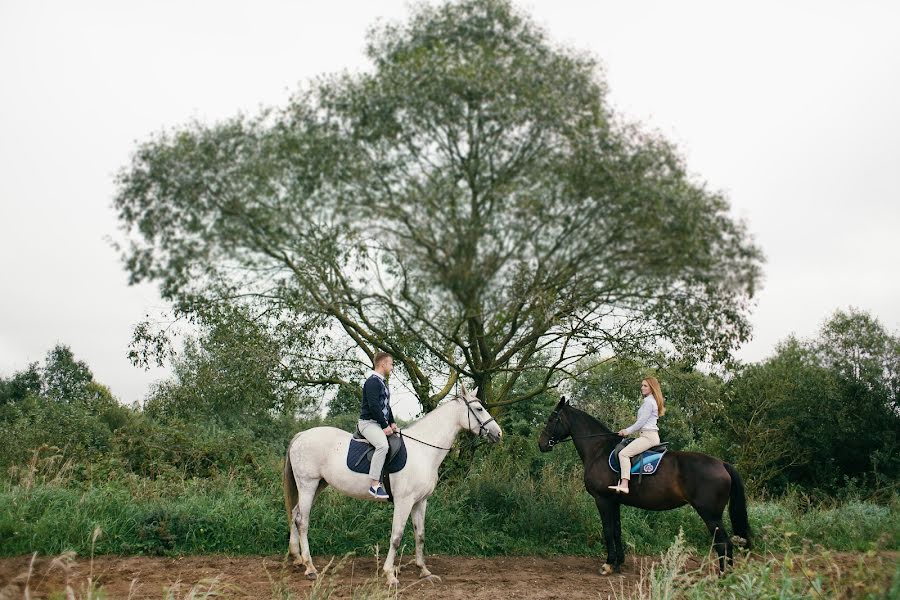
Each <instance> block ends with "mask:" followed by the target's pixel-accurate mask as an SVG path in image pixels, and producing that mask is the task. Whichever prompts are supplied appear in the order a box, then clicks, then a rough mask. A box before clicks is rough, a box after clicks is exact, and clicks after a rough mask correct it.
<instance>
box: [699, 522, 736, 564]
mask: <svg viewBox="0 0 900 600" xmlns="http://www.w3.org/2000/svg"><path fill="white" fill-rule="evenodd" d="M701 516H702V515H701ZM703 522H704V523H706V528H707V529H708V530H709V533H710V534H711V535H712V537H713V548H715V550H716V555H717V556H718V557H719V573H724V572H725V569H726V568H728V567H729V566H731V564H732V554H733V550H732V545H731V540H730V539H729V537H728V532H727V531H726V530H725V524H724V523H723V522H722V515H719V516H718V517H712V516H711V517H710V518H707V517H703Z"/></svg>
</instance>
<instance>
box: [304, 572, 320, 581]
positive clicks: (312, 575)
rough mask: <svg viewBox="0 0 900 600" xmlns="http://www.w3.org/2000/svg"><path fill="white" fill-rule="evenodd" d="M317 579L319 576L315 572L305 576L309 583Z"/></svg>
mask: <svg viewBox="0 0 900 600" xmlns="http://www.w3.org/2000/svg"><path fill="white" fill-rule="evenodd" d="M318 577H319V574H318V573H316V572H315V571H313V572H312V573H307V574H306V578H307V579H309V580H310V581H315V580H316V579H318Z"/></svg>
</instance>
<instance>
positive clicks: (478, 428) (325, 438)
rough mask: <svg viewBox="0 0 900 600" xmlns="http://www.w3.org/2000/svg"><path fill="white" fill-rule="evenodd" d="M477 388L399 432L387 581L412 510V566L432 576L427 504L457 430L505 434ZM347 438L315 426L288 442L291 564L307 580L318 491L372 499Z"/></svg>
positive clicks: (392, 579) (391, 580)
mask: <svg viewBox="0 0 900 600" xmlns="http://www.w3.org/2000/svg"><path fill="white" fill-rule="evenodd" d="M476 392H477V390H476ZM476 392H471V393H470V392H467V391H466V388H465V386H463V387H462V394H461V396H459V397H456V398H454V399H453V400H452V401H449V402H445V403H443V404H442V405H440V406H438V407H437V408H436V409H434V410H433V411H431V412H430V413H428V414H427V415H425V416H424V417H422V418H421V419H419V420H418V421H416V422H415V423H413V424H412V425H410V426H409V427H405V428H404V429H403V431H402V433H403V436H404V440H405V441H406V450H407V460H406V466H405V467H404V468H403V469H402V470H400V471H398V472H397V473H391V491H392V494H393V496H394V522H393V525H392V527H391V546H390V549H389V550H388V554H387V558H386V559H385V561H384V573H385V575H387V582H388V585H397V584H398V583H399V581H398V579H397V575H396V572H395V569H394V557H395V556H396V554H397V548H399V547H400V540H401V539H402V538H403V530H404V528H405V527H406V520H407V519H408V518H409V515H410V512H412V521H413V531H414V532H415V538H416V566H417V567H419V568H420V569H421V571H420V572H419V576H420V577H429V578H430V577H432V575H431V572H430V571H429V570H428V568H427V567H426V566H425V553H424V545H425V508H426V506H427V503H428V498H429V497H430V496H431V493H432V492H433V491H434V486H435V485H436V484H437V477H438V475H437V474H438V467H439V466H440V465H441V463H442V462H443V461H444V458H445V457H446V456H447V452H448V451H449V450H450V445H451V444H452V443H453V440H454V439H455V438H456V434H458V433H459V432H460V431H462V430H464V429H468V430H469V431H471V432H472V433H474V434H475V435H478V436H480V437H482V436H483V437H486V438H487V439H488V440H490V441H491V442H498V441H500V437H501V436H502V435H503V432H502V431H501V430H500V426H499V425H498V424H497V421H495V420H494V418H493V417H491V415H490V414H489V413H488V411H487V410H486V409H485V408H484V407H483V406H482V405H481V402H479V401H478V399H477V397H476ZM351 437H352V436H351V435H350V434H349V433H347V432H346V431H344V430H342V429H337V428H336V427H313V428H311V429H307V430H305V431H301V432H300V433H298V434H297V435H295V436H294V439H292V440H291V443H290V444H289V445H288V450H287V457H286V459H285V465H284V476H283V478H282V479H283V483H284V503H285V506H286V508H287V512H288V521H289V522H290V527H291V541H290V552H291V555H293V557H294V564H295V565H303V566H304V567H306V576H307V578H309V579H315V578H316V575H317V573H316V568H315V567H314V566H313V563H312V557H311V556H310V553H309V540H308V539H307V537H306V534H307V532H308V531H309V512H310V509H311V508H312V505H313V502H315V500H316V496H318V494H319V492H320V491H322V490H323V489H324V488H325V486H327V485H331V486H334V487H335V488H336V489H337V490H338V491H340V492H341V493H343V494H346V495H348V496H352V497H353V498H359V499H360V500H372V501H376V500H374V498H372V496H370V495H369V491H368V490H369V485H370V479H369V475H368V474H367V473H354V472H353V471H351V470H350V469H349V468H348V467H347V450H348V447H349V445H350V439H351ZM301 548H302V553H301Z"/></svg>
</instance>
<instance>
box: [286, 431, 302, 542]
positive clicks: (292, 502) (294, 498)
mask: <svg viewBox="0 0 900 600" xmlns="http://www.w3.org/2000/svg"><path fill="white" fill-rule="evenodd" d="M296 439H297V437H296V436H294V438H293V439H292V440H291V443H290V444H288V448H287V452H286V453H285V455H284V471H283V472H282V475H281V483H282V485H283V486H284V507H285V508H286V509H287V517H288V525H291V524H292V523H293V518H294V517H293V515H292V513H293V512H294V507H295V506H297V502H298V499H299V497H300V495H299V492H298V491H297V480H296V479H294V468H293V467H292V466H291V446H293V445H294V440H296Z"/></svg>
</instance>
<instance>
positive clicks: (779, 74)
mask: <svg viewBox="0 0 900 600" xmlns="http://www.w3.org/2000/svg"><path fill="white" fill-rule="evenodd" d="M518 4H519V6H521V7H523V8H525V9H526V10H528V11H529V12H530V13H531V14H532V16H533V17H534V19H535V20H536V21H537V22H538V23H539V24H540V25H542V26H543V27H545V28H546V29H547V30H548V32H549V34H550V36H551V38H552V39H553V40H555V41H556V42H559V43H562V44H566V45H568V46H570V47H573V48H576V49H580V50H583V51H587V52H590V53H591V54H593V55H594V56H596V57H598V58H599V59H600V60H601V61H602V63H603V65H604V69H605V73H606V79H607V81H608V83H609V88H610V97H609V99H610V101H611V102H612V103H613V106H614V107H615V109H616V110H617V111H618V113H619V114H620V115H621V116H623V117H625V118H626V119H628V120H632V121H639V122H641V123H643V124H644V125H645V127H647V128H649V129H654V130H658V131H661V132H662V133H663V134H664V135H666V136H667V137H668V138H669V139H670V140H672V141H674V142H675V143H676V144H677V145H678V146H679V148H680V149H681V152H682V154H683V155H684V156H685V157H686V158H687V162H688V165H689V167H690V169H691V171H692V172H693V173H694V174H695V176H696V177H697V178H698V179H700V180H703V181H705V182H706V183H707V185H708V186H709V187H710V188H712V189H717V190H723V191H724V192H725V193H726V194H727V196H728V197H729V198H730V201H731V205H732V209H733V213H734V215H735V216H736V217H738V218H741V219H745V220H746V221H747V222H748V224H749V228H750V230H751V231H752V233H753V235H754V237H755V239H756V241H757V242H758V243H759V244H760V245H761V246H762V248H763V250H764V251H765V253H766V256H767V264H766V266H765V283H764V288H763V290H762V292H761V293H760V294H759V295H758V298H757V306H756V308H755V310H754V312H753V319H752V321H753V324H754V339H753V340H752V341H751V342H750V343H748V344H747V345H746V346H745V347H744V348H742V349H741V351H740V353H739V356H740V357H741V358H743V359H745V360H748V361H756V360H760V359H762V358H765V357H766V356H768V355H769V354H770V353H771V352H772V350H773V348H774V346H775V344H776V343H777V342H778V341H780V340H782V339H784V338H785V337H786V336H787V335H789V334H791V333H795V334H797V335H799V336H804V337H805V336H811V335H814V334H815V332H816V331H817V330H818V328H819V327H820V326H821V324H822V322H823V321H824V320H825V319H826V318H827V317H828V316H829V315H830V314H831V313H833V312H834V311H835V310H836V309H838V308H847V307H848V306H856V307H858V308H861V309H863V310H867V311H870V312H871V313H872V314H874V315H875V316H877V317H878V318H879V319H880V320H881V322H882V323H883V324H884V325H885V326H886V327H887V328H888V329H890V330H892V331H895V332H896V331H897V330H898V328H900V277H898V274H900V269H898V268H897V262H898V258H900V250H898V240H897V233H898V226H900V110H898V107H900V36H898V35H897V26H898V24H900V3H897V2H890V1H884V2H866V1H854V2H850V1H846V2H822V1H816V2H790V3H786V2H753V3H749V2H748V3H744V6H743V8H736V7H735V5H734V4H735V3H723V2H687V3H686V2H647V1H644V2H627V3H626V2H597V1H592V2H565V1H561V0H551V1H547V2H543V1H531V2H519V3H518ZM408 10H409V4H408V3H407V2H396V1H384V0H379V1H378V2H368V1H355V2H341V1H335V0H331V1H329V2H299V1H295V2H287V1H283V2H277V1H259V0H257V1H254V2H226V1H222V0H216V1H204V2H187V1H179V2H160V1H153V2H150V1H146V2H134V1H129V2H122V1H121V0H118V1H115V2H91V1H87V0H85V1H82V2H62V1H60V2H41V1H35V0H27V1H25V0H22V1H15V2H13V1H10V0H0V169H2V170H0V173H2V176H0V285H2V291H0V376H9V375H11V374H12V373H13V372H14V371H17V370H20V369H23V368H24V367H25V366H26V365H27V364H28V363H29V362H31V361H38V360H42V359H43V357H44V356H45V354H46V353H47V351H48V350H49V349H50V348H52V347H53V346H54V345H55V344H57V343H64V344H68V345H69V346H71V347H72V349H73V351H74V352H75V355H76V356H77V357H78V358H79V359H81V360H84V361H86V362H87V363H88V365H89V366H90V367H91V369H92V370H93V372H94V374H95V376H96V378H97V379H98V380H99V381H101V382H103V383H105V384H107V385H108V386H110V388H111V389H112V391H113V393H114V394H115V395H116V396H117V397H118V398H120V399H121V400H123V401H125V402H132V401H135V400H140V399H142V398H143V397H144V396H145V394H146V393H147V390H148V389H149V386H150V384H151V383H152V382H153V381H154V380H157V379H159V378H161V377H164V376H166V371H164V370H152V371H150V372H144V371H142V370H140V369H137V368H134V367H132V366H131V364H130V363H129V361H128V359H127V357H126V352H127V347H128V343H129V341H130V339H131V333H132V328H133V326H134V325H135V324H136V323H137V322H138V321H140V320H141V319H143V318H144V316H145V315H146V314H148V313H149V314H151V315H155V314H158V313H159V312H160V311H162V310H164V309H165V308H166V307H165V305H164V303H163V302H162V301H161V300H160V298H159V295H158V293H157V291H156V288H155V287H154V286H141V287H129V286H128V285H127V277H126V273H125V271H124V269H123V268H122V266H121V263H120V261H119V258H118V256H117V254H116V252H115V251H114V250H113V249H112V247H111V245H110V244H109V242H108V241H107V240H108V237H115V236H116V235H117V232H118V229H117V221H116V217H115V214H114V212H113V210H112V197H113V194H114V185H113V177H114V175H115V173H116V172H117V171H118V170H119V169H120V168H121V167H122V166H123V165H125V164H127V162H128V161H129V158H130V156H131V153H132V151H133V150H134V149H135V147H136V144H137V142H139V141H141V140H145V139H147V138H148V136H149V135H150V134H151V133H153V132H157V131H160V130H161V129H164V128H169V127H173V126H176V125H179V124H183V123H185V122H186V121H188V120H191V119H199V120H201V121H207V122H208V121H213V120H217V119H221V118H225V117H229V116H233V115H235V114H236V113H238V112H241V111H243V112H249V113H254V112H256V111H257V110H258V108H259V107H260V106H273V105H274V106H277V105H283V104H284V103H285V101H286V100H287V98H288V96H289V95H290V93H291V91H292V90H294V89H295V88H296V86H297V84H298V83H299V82H301V81H305V80H308V79H309V78H311V77H314V76H316V75H318V74H322V73H329V72H335V71H339V70H344V69H347V70H350V71H358V70H361V69H364V68H366V66H367V65H366V62H365V59H364V57H363V47H364V42H365V37H364V36H365V32H366V30H367V28H368V27H369V26H370V25H372V24H373V23H375V22H376V20H378V19H379V18H380V19H385V20H388V21H395V20H398V19H403V18H404V17H405V15H407V14H408Z"/></svg>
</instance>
